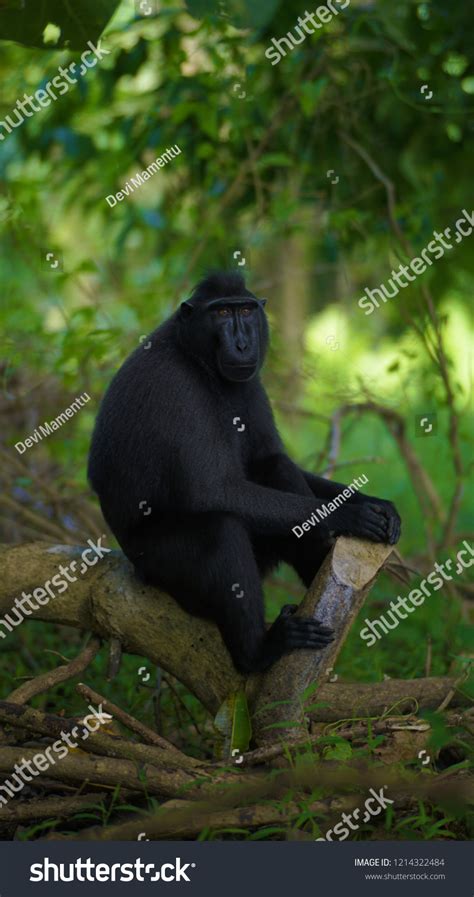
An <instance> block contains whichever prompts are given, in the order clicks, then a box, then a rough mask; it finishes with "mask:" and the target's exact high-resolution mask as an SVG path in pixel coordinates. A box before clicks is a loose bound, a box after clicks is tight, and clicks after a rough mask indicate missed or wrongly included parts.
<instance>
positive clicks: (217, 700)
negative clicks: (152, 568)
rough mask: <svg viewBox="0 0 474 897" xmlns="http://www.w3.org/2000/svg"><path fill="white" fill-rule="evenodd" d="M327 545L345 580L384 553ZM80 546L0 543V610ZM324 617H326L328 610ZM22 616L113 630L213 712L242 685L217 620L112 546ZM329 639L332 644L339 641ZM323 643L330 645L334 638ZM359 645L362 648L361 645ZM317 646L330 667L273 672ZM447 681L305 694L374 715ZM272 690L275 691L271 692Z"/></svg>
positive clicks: (347, 712) (327, 714)
mask: <svg viewBox="0 0 474 897" xmlns="http://www.w3.org/2000/svg"><path fill="white" fill-rule="evenodd" d="M336 549H337V553H336V563H337V569H338V571H339V573H338V575H339V574H340V575H341V576H342V578H343V580H344V577H345V578H346V579H348V580H349V582H350V581H351V579H350V578H351V576H353V577H355V580H356V581H360V574H358V573H357V570H359V568H360V566H361V565H362V566H363V570H367V568H366V567H365V564H366V558H367V557H369V556H372V553H373V552H375V554H376V557H378V558H379V559H380V557H381V556H384V553H385V551H386V550H387V551H388V548H387V547H386V546H377V545H372V544H370V543H362V542H357V541H356V540H350V539H338V541H337V543H336ZM81 550H82V549H81V548H75V547H71V546H68V545H55V546H51V545H50V544H49V543H44V542H33V543H29V544H25V545H7V546H0V571H1V576H0V617H3V616H4V615H5V614H7V613H8V612H9V611H10V609H11V607H12V605H13V604H14V600H15V598H16V597H20V595H21V593H22V591H24V592H25V593H27V594H31V592H32V591H33V589H36V588H38V587H40V586H42V585H43V584H44V583H45V582H46V581H47V580H51V579H52V577H53V576H54V575H55V574H56V573H57V572H58V568H59V565H60V564H65V565H66V564H69V563H70V562H71V560H74V559H76V560H77V559H78V558H80V552H81ZM341 550H344V552H346V551H347V560H346V563H345V564H344V561H342V562H340V561H339V560H338V558H339V552H340V551H341ZM357 552H358V553H357ZM362 553H363V556H364V557H363V560H362ZM347 563H349V564H353V568H351V567H349V570H347ZM332 564H333V561H332V559H328V560H327V561H326V565H325V566H323V569H322V571H320V574H319V576H318V577H317V579H316V581H315V583H314V584H313V588H312V589H310V592H309V593H308V596H307V597H306V598H305V599H304V601H305V604H304V605H303V613H307V612H308V610H307V609H306V608H307V606H308V604H309V605H310V610H311V602H312V601H313V598H312V597H311V596H312V594H316V593H317V589H320V588H321V586H320V585H318V584H320V583H321V577H322V576H324V577H326V581H327V580H328V576H329V578H330V577H331V576H332V573H331V572H330V571H331V569H332ZM79 566H80V564H79ZM328 566H329V573H328ZM372 566H374V564H373V565H372ZM375 566H377V564H376V563H375ZM345 569H346V572H344V570H345ZM375 572H376V571H375ZM364 575H367V574H366V573H364ZM374 575H375V574H374ZM358 576H359V579H358V578H357V577H358ZM363 578H364V576H362V579H363ZM353 588H354V586H350V585H349V586H347V585H345V584H344V585H343V586H340V585H339V584H337V583H336V582H335V581H334V582H333V585H332V592H331V594H333V595H334V603H335V613H336V611H337V608H338V607H339V611H340V612H341V613H342V611H343V609H344V606H345V604H344V602H345V601H347V598H348V595H349V594H351V589H353ZM338 596H341V597H338ZM313 607H314V604H313ZM318 617H319V613H318ZM330 619H333V617H332V616H330ZM28 620H43V621H46V622H49V623H58V624H62V625H69V626H73V627H75V628H76V629H80V630H86V631H87V630H88V631H90V632H93V633H95V634H96V635H98V636H101V637H102V638H107V639H110V638H111V637H114V636H115V637H119V638H120V640H121V642H122V645H123V648H124V650H125V651H127V652H128V653H130V654H137V655H139V656H141V657H146V658H148V660H149V661H150V662H151V663H154V664H157V665H158V666H160V667H162V668H163V669H165V670H167V671H168V672H169V673H171V674H172V675H173V676H175V677H176V678H177V679H179V680H180V681H181V682H183V683H184V684H185V685H186V686H187V688H189V690H190V691H191V692H193V693H194V694H195V695H196V697H198V698H199V699H200V700H201V701H202V703H203V704H204V706H205V707H206V708H207V709H208V710H209V711H210V712H211V713H212V714H215V713H216V712H217V710H218V708H219V707H220V705H221V704H222V702H223V701H224V699H225V698H226V697H227V696H228V695H229V694H230V693H232V692H235V691H237V690H238V689H239V688H240V687H241V686H242V678H241V677H240V676H239V675H238V673H237V672H236V671H235V669H234V667H233V666H232V663H231V660H230V657H229V655H228V653H227V651H226V649H225V647H224V644H223V642H222V639H221V637H220V634H219V632H218V630H217V627H216V626H214V624H213V623H209V622H208V621H205V620H200V619H198V618H196V617H191V616H189V615H188V614H186V613H185V612H184V611H183V610H182V609H181V608H180V607H179V605H178V604H177V603H176V602H175V601H174V600H173V599H172V598H170V597H169V596H168V595H165V594H163V593H161V592H159V591H158V590H157V589H152V588H146V587H145V586H144V585H143V584H142V583H140V582H139V581H138V580H137V579H136V578H135V577H134V575H133V571H132V570H131V567H130V565H129V564H128V563H127V561H126V560H125V559H124V558H123V555H122V554H121V553H120V552H111V554H109V555H107V556H106V557H105V558H104V559H103V560H101V561H99V562H98V563H97V564H96V566H94V567H91V568H89V569H88V570H87V571H86V572H85V573H84V575H83V576H80V577H79V578H78V580H77V582H73V583H70V584H69V586H68V588H67V590H66V591H64V592H63V593H62V594H57V595H56V597H55V598H52V599H51V600H50V601H49V602H48V603H47V604H44V605H42V606H41V607H40V608H39V610H37V611H34V612H32V613H31V615H30V616H26V617H25V622H26V621H28ZM20 625H25V623H21V624H20ZM348 625H349V624H348ZM341 631H342V623H341V624H340V627H339V632H341ZM344 634H345V633H344ZM2 636H5V638H3V637H2ZM9 637H10V634H9V632H8V630H7V628H6V627H5V626H4V625H2V624H1V621H0V650H1V649H2V647H3V646H4V645H5V644H6V643H7V639H8V638H9ZM337 644H339V645H340V641H339V643H336V645H337ZM331 648H332V649H334V644H333V645H332V646H331ZM361 650H362V648H361ZM363 650H365V651H367V654H368V655H369V654H370V652H369V651H368V649H367V648H366V646H365V645H364V646H363ZM323 654H324V670H326V669H327V668H328V667H330V666H334V663H335V661H334V657H335V654H336V651H334V650H333V651H331V655H332V659H331V660H329V659H328V651H325V652H323V653H322V654H319V655H313V656H312V655H311V654H310V652H306V651H305V652H295V653H294V654H293V655H290V656H288V657H287V658H285V659H284V660H283V661H282V662H281V663H280V665H279V668H280V672H279V676H280V677H281V670H282V668H283V669H284V668H285V666H286V664H287V663H289V668H288V669H290V668H291V669H293V671H294V670H295V668H296V671H298V668H299V664H300V663H302V664H303V671H304V669H305V668H306V665H307V663H308V660H309V661H310V662H311V661H315V662H317V663H318V664H320V663H321V661H322V660H323ZM271 673H272V671H270V674H269V675H268V677H266V679H265V680H264V685H266V687H267V689H268V687H269V683H270V682H271ZM308 675H309V673H307V674H306V676H305V675H304V673H303V675H302V674H301V673H300V674H297V675H296V679H295V682H294V686H293V687H294V693H295V695H296V696H297V697H299V692H298V689H299V687H300V681H301V679H302V680H303V681H306V679H307V676H308ZM310 681H311V680H310ZM453 683H454V680H453V679H449V678H446V679H443V678H432V679H413V680H407V681H404V680H395V679H393V680H387V681H385V682H376V683H346V682H336V683H323V684H321V686H320V688H318V691H317V696H316V697H315V699H314V700H317V701H318V702H323V703H327V704H328V705H329V706H328V707H325V708H321V709H319V710H318V711H317V714H316V713H314V714H311V715H312V716H313V718H315V719H318V720H323V721H324V720H325V721H334V720H338V719H344V718H351V717H353V716H354V715H355V716H379V715H380V714H381V713H383V712H384V711H385V710H387V709H388V708H389V707H391V706H392V705H393V704H395V703H396V702H400V703H399V705H398V709H397V712H405V705H404V703H403V702H404V701H406V711H407V712H408V710H412V709H413V708H414V706H415V702H416V703H417V704H418V705H419V706H420V707H427V708H433V707H437V706H439V704H440V703H441V701H442V700H443V698H444V697H445V696H446V695H447V694H448V692H449V691H450V689H451V688H452V686H453ZM247 686H248V691H249V694H253V695H255V694H256V691H257V689H258V686H259V681H258V678H257V677H255V678H254V679H253V681H250V682H248V683H247ZM285 688H286V689H288V682H287V683H285ZM281 697H282V695H281V694H280V693H277V698H276V699H277V700H279V699H280V698H281ZM463 703H466V702H465V700H464V699H463V697H462V695H459V694H458V695H456V696H455V697H454V698H453V700H452V701H451V706H457V705H459V704H463ZM283 706H285V705H283ZM402 708H403V709H402ZM285 713H286V711H285ZM286 718H288V717H286ZM270 731H272V730H270ZM274 731H275V733H276V734H278V732H279V730H278V729H277V730H274Z"/></svg>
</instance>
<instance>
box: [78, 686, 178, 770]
mask: <svg viewBox="0 0 474 897" xmlns="http://www.w3.org/2000/svg"><path fill="white" fill-rule="evenodd" d="M76 691H77V693H78V694H79V695H81V697H82V698H85V699H86V701H92V703H93V704H102V707H103V708H104V710H105V711H106V713H111V714H112V716H113V717H114V719H116V720H118V721H119V722H120V723H122V725H124V726H126V727H127V729H130V731H131V732H135V733H136V734H137V735H139V736H140V738H141V739H143V741H144V742H145V743H146V744H153V745H155V746H156V747H159V748H162V749H163V750H165V751H170V752H172V753H175V754H176V755H177V756H178V757H182V756H184V755H183V754H182V752H181V751H180V750H179V749H178V748H177V747H175V745H174V744H171V742H170V741H167V740H166V738H163V737H162V736H161V735H158V733H157V732H153V730H152V729H149V728H148V726H145V724H144V723H141V722H140V721H139V720H138V719H135V717H134V716H130V714H129V713H127V712H126V711H125V710H122V708H121V707H119V706H118V704H114V703H113V702H112V701H109V699H108V698H106V697H104V695H100V694H99V693H98V692H97V691H93V689H92V688H89V686H88V685H84V684H83V683H82V682H80V683H79V685H76Z"/></svg>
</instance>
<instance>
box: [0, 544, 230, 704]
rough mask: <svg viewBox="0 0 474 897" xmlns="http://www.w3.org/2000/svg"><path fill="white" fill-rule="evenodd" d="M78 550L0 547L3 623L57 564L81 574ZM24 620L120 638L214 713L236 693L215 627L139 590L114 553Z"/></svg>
mask: <svg viewBox="0 0 474 897" xmlns="http://www.w3.org/2000/svg"><path fill="white" fill-rule="evenodd" d="M102 544H103V545H105V542H104V540H102ZM82 550H83V549H82V548H79V547H77V548H76V547H75V546H74V547H72V546H69V545H53V546H51V545H50V544H48V543H44V542H32V543H28V544H24V545H10V546H1V547H0V571H1V576H0V617H3V616H4V615H5V614H7V613H8V612H9V611H10V609H11V608H12V605H13V603H14V600H15V598H16V597H20V595H21V592H22V591H24V592H25V593H27V594H30V595H31V593H32V591H33V589H36V588H38V587H41V586H42V585H43V584H44V583H45V582H46V581H47V580H50V581H51V579H52V577H53V576H54V575H55V574H57V573H58V568H59V565H60V564H63V565H65V566H66V565H68V564H70V563H71V561H72V560H76V562H77V567H78V568H80V566H81V561H80V555H81V551H82ZM53 588H54V587H53ZM26 619H27V620H33V619H34V620H44V621H47V622H50V623H61V624H63V625H66V626H74V627H75V628H76V629H82V630H88V631H90V632H93V633H95V634H96V635H99V636H101V637H103V638H107V639H110V638H111V637H116V638H118V639H120V641H121V643H122V645H123V650H124V651H126V652H128V653H130V654H138V655H140V656H142V657H147V658H148V659H149V660H150V661H151V662H152V663H154V664H157V665H158V666H160V667H162V668H163V669H165V670H167V672H169V673H171V674H172V675H173V676H176V678H177V679H179V680H180V681H181V682H183V683H184V685H186V686H187V687H188V688H189V690H190V691H192V692H193V693H194V694H195V695H196V696H197V697H198V698H199V699H200V700H201V701H202V703H203V704H204V706H205V707H207V708H208V709H209V710H210V711H211V713H213V714H215V713H216V712H217V710H218V708H219V707H220V705H221V704H222V701H223V700H224V698H225V697H226V696H227V695H228V694H229V693H231V692H233V691H236V690H238V688H239V687H241V682H242V680H241V677H239V675H238V673H237V672H236V670H235V669H234V667H233V665H232V661H231V659H230V656H229V654H228V652H227V651H226V649H225V647H224V644H223V642H222V639H221V637H220V634H219V632H218V630H217V627H216V626H214V624H213V623H210V622H208V621H206V620H201V619H198V618H197V617H191V616H190V615H189V614H187V613H185V611H184V610H182V609H181V608H180V607H179V605H178V604H177V603H176V601H174V600H173V599H172V598H170V597H169V595H165V594H163V593H162V592H159V591H158V590H157V589H154V588H148V587H147V586H145V585H143V583H141V582H140V581H139V580H138V579H136V577H135V576H134V573H133V570H132V567H131V565H130V564H129V563H128V562H127V561H126V559H125V558H124V556H123V555H122V553H121V552H119V551H114V552H111V553H110V554H107V556H106V557H105V558H103V559H102V560H100V561H98V563H97V564H96V565H95V566H93V567H90V568H88V569H87V570H86V572H85V573H84V574H83V575H82V576H80V575H79V576H78V579H77V582H72V583H70V584H69V585H68V588H67V589H66V590H65V591H64V592H63V593H62V594H56V596H55V597H54V598H51V599H50V600H49V602H48V603H47V604H44V605H43V606H41V607H40V608H39V610H38V611H30V616H26ZM20 625H24V623H21V624H20ZM2 635H5V636H6V638H8V637H9V633H8V630H7V628H6V627H5V626H4V625H2V624H1V623H0V647H1V645H2V643H3V644H5V639H2Z"/></svg>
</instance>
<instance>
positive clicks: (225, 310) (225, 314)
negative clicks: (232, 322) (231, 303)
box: [218, 308, 230, 318]
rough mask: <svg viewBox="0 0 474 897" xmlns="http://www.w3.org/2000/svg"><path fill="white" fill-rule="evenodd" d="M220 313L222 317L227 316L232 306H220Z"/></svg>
mask: <svg viewBox="0 0 474 897" xmlns="http://www.w3.org/2000/svg"><path fill="white" fill-rule="evenodd" d="M218 314H219V315H221V317H222V318H226V317H228V316H229V315H230V308H220V309H219V310H218Z"/></svg>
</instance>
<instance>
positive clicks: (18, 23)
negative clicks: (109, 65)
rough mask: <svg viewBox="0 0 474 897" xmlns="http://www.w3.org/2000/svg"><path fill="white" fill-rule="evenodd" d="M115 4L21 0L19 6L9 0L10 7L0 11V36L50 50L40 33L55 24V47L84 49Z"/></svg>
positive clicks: (99, 31) (115, 1) (115, 0)
mask: <svg viewBox="0 0 474 897" xmlns="http://www.w3.org/2000/svg"><path fill="white" fill-rule="evenodd" d="M118 4H119V0H81V3H65V2H64V0H42V2H41V3H38V0H24V3H23V4H22V6H21V9H18V8H12V6H13V4H11V3H10V2H9V4H8V6H9V8H8V9H2V10H1V11H0V34H1V39H2V41H5V40H12V41H15V42H16V43H18V44H25V45H26V46H28V47H40V48H41V49H48V50H49V49H51V44H50V43H48V44H45V42H44V37H43V32H44V30H45V28H46V26H47V25H57V27H58V28H59V29H60V34H59V37H58V40H57V43H56V47H58V48H59V47H68V48H69V49H71V50H83V49H85V48H86V47H87V41H96V40H97V39H98V38H99V36H100V35H101V34H102V32H103V30H104V28H105V26H106V25H107V22H108V21H109V19H110V18H111V17H112V15H113V14H114V12H115V9H116V7H117V6H118ZM16 6H17V4H15V7H16Z"/></svg>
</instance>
